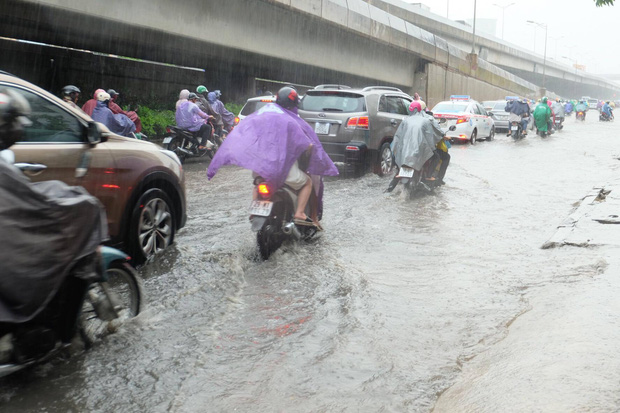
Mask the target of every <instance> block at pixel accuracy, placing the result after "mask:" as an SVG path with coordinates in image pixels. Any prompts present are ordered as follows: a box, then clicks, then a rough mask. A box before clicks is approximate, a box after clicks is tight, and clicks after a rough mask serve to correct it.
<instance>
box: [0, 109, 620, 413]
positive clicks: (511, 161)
mask: <svg viewBox="0 0 620 413" xmlns="http://www.w3.org/2000/svg"><path fill="white" fill-rule="evenodd" d="M617 130H618V125H616V124H613V123H604V124H601V123H599V122H598V121H597V119H596V116H595V114H594V113H590V114H589V119H588V120H587V122H586V123H585V124H582V123H575V120H574V119H568V120H567V122H566V127H565V129H564V130H563V131H562V132H559V133H556V134H555V135H553V136H551V137H549V138H546V139H541V138H540V137H537V136H534V135H533V134H532V133H530V135H529V136H528V137H527V138H526V139H525V140H523V141H520V142H513V141H512V139H510V138H507V137H506V136H505V134H498V135H497V137H496V139H495V140H494V141H492V142H479V143H477V144H476V145H473V146H471V145H454V146H453V147H452V149H451V151H450V153H451V155H452V162H451V164H450V167H449V168H448V172H447V175H446V183H447V184H446V185H445V186H443V187H441V188H439V189H438V190H437V191H436V193H435V194H434V195H431V196H426V197H423V198H418V199H414V200H406V199H405V197H404V195H403V194H402V193H401V192H400V187H398V188H397V189H396V190H395V191H394V192H393V193H391V194H386V193H384V192H383V191H384V189H385V188H386V187H387V184H388V181H389V179H388V178H379V177H377V176H375V175H372V174H368V175H366V176H364V177H362V178H360V179H340V178H339V179H331V180H329V181H328V182H327V183H326V190H325V193H326V196H325V215H324V221H323V223H324V227H325V229H326V230H325V231H324V233H323V234H322V235H321V237H319V238H318V239H316V240H314V241H313V242H312V243H310V244H289V245H285V246H284V247H283V248H281V249H280V250H279V251H277V252H276V253H275V254H274V255H273V256H272V257H271V258H270V259H269V261H266V262H261V261H260V260H258V259H257V251H256V245H255V234H254V233H252V232H251V230H250V225H249V222H248V216H247V213H246V210H247V206H248V205H249V202H250V198H251V188H252V180H251V174H250V172H248V171H245V170H242V169H238V168H224V169H223V170H221V171H220V173H218V175H217V176H216V177H215V179H214V180H213V181H211V182H208V181H207V180H206V177H205V169H206V166H207V163H206V162H205V163H201V162H195V161H192V160H190V161H188V163H187V164H186V176H187V179H188V191H187V192H188V214H189V219H188V222H187V225H186V227H185V228H184V229H183V230H182V231H181V232H180V233H179V234H178V235H177V238H176V246H175V248H173V249H172V250H171V251H168V252H167V253H166V254H165V255H164V256H163V257H161V258H160V259H159V260H158V261H157V262H155V263H151V264H150V265H148V266H147V267H146V268H143V269H142V270H141V275H142V276H143V278H144V280H145V287H146V294H147V300H148V303H147V310H146V311H145V312H144V313H143V314H141V315H140V316H139V317H138V318H137V319H136V320H134V321H133V322H131V323H128V324H127V325H125V326H124V327H122V328H121V329H120V330H119V331H118V332H116V333H115V334H112V335H110V336H108V337H107V338H106V339H105V340H103V341H102V342H100V343H97V345H96V346H95V348H93V349H92V350H91V351H88V352H86V353H83V354H79V355H77V356H74V357H72V358H71V359H69V360H55V361H54V362H53V363H49V364H47V365H44V366H41V367H39V368H36V369H32V370H29V371H26V372H22V373H20V374H17V375H15V376H13V377H9V378H5V379H2V380H0V410H1V411H2V412H13V411H16V412H17V411H33V412H57V411H58V412H67V411H71V412H80V411H90V412H110V411H122V412H134V411H135V412H144V411H148V412H168V411H169V412H203V411H209V412H230V411H239V412H280V411H281V412H293V411H295V412H332V411H343V412H344V411H346V412H349V411H350V412H359V411H363V412H366V411H368V412H377V411H393V412H402V411H411V412H427V411H431V410H434V411H442V412H443V411H446V412H451V411H489V412H492V411H493V412H497V411H567V410H574V411H581V410H586V409H587V408H589V409H590V410H594V411H617V410H618V409H620V400H619V399H618V397H617V394H618V391H617V390H618V389H617V387H616V388H614V385H616V386H617V383H618V381H619V379H620V373H619V372H620V369H619V368H618V367H620V352H618V351H617V350H618V349H620V344H618V343H620V329H618V321H617V317H615V316H616V315H617V314H618V311H617V310H620V308H618V306H619V304H618V303H617V302H616V301H617V300H614V298H615V297H617V296H618V293H619V292H620V280H619V279H618V278H619V276H620V273H619V272H618V268H619V267H618V266H617V262H616V261H615V260H616V258H615V257H616V256H617V255H618V251H617V250H613V249H611V248H607V247H599V248H577V247H563V248H554V249H545V250H543V249H541V248H540V247H541V245H542V244H543V243H544V242H545V241H546V240H547V239H548V238H549V237H550V236H551V235H553V234H554V232H555V230H556V227H557V225H558V224H559V223H560V222H561V221H562V220H563V219H564V218H565V217H566V216H567V215H569V214H570V213H571V211H572V210H573V208H574V206H575V204H576V203H577V202H578V201H579V200H580V199H582V198H583V197H584V196H585V194H586V193H588V192H589V191H590V190H591V189H592V187H593V186H595V185H602V184H605V183H606V182H608V181H610V180H612V179H614V178H615V179H617V177H618V172H619V169H620V161H619V160H618V157H619V156H620V140H619V139H618V133H617ZM601 307H603V308H606V309H607V312H605V313H601V312H599V311H597V310H596V309H600V308H601ZM614 310H615V311H614ZM586 327H587V328H586ZM575 372H578V373H579V376H577V375H576V374H575ZM527 383H529V385H527ZM536 383H539V384H542V386H535V385H534V384H536Z"/></svg>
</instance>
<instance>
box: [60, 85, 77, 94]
mask: <svg viewBox="0 0 620 413" xmlns="http://www.w3.org/2000/svg"><path fill="white" fill-rule="evenodd" d="M73 93H82V92H80V89H79V88H78V87H77V86H73V85H67V86H65V87H63V88H62V95H63V96H72V94H73Z"/></svg>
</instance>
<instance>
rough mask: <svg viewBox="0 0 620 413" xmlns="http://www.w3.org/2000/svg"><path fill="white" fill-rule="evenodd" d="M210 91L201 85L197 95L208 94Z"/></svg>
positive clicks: (197, 89)
mask: <svg viewBox="0 0 620 413" xmlns="http://www.w3.org/2000/svg"><path fill="white" fill-rule="evenodd" d="M208 91H209V90H208V89H207V88H206V87H204V86H203V85H200V86H198V87H197V88H196V93H207V92H208Z"/></svg>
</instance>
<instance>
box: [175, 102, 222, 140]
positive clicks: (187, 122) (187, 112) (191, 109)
mask: <svg viewBox="0 0 620 413" xmlns="http://www.w3.org/2000/svg"><path fill="white" fill-rule="evenodd" d="M197 100H198V96H197V95H196V94H195V93H190V94H189V95H188V97H187V100H186V101H184V102H181V104H180V105H179V107H178V108H177V111H176V114H175V118H176V122H177V126H178V127H180V128H182V129H185V130H187V131H190V132H192V134H194V136H196V137H200V145H199V146H198V149H200V150H207V149H211V148H212V147H213V142H211V141H210V140H209V139H210V138H211V135H212V133H213V128H212V127H211V124H210V123H209V115H207V114H206V113H204V112H203V111H202V110H200V108H198V106H197V105H196V101H197Z"/></svg>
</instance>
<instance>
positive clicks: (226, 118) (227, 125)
mask: <svg viewBox="0 0 620 413" xmlns="http://www.w3.org/2000/svg"><path fill="white" fill-rule="evenodd" d="M214 93H215V110H216V111H217V112H218V113H219V114H220V115H221V116H222V121H223V122H224V129H225V130H226V131H227V132H230V131H231V130H232V128H233V126H234V124H235V114H234V113H232V112H231V111H229V110H228V109H226V106H224V103H223V102H222V101H221V100H220V97H222V92H221V91H219V90H216V91H215V92H214Z"/></svg>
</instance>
